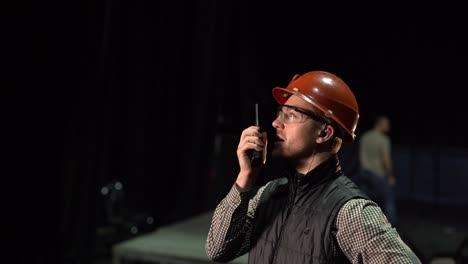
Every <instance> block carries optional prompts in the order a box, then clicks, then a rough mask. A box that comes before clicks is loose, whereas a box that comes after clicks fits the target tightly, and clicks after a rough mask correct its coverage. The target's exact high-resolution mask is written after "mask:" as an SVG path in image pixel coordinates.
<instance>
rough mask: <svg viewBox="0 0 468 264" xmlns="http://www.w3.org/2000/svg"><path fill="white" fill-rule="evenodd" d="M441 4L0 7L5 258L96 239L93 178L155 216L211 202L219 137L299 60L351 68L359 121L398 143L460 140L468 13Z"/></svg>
mask: <svg viewBox="0 0 468 264" xmlns="http://www.w3.org/2000/svg"><path fill="white" fill-rule="evenodd" d="M439 4H440V5H439ZM439 4H437V5H435V6H427V5H426V6H420V7H418V6H415V7H414V9H409V8H408V7H406V6H405V7H403V6H388V5H384V4H383V5H382V6H379V7H374V6H362V7H358V6H343V5H342V4H341V5H339V6H333V5H332V4H330V5H326V4H323V3H316V2H308V4H307V5H304V3H303V2H300V1H289V2H287V3H286V2H284V3H278V4H273V3H271V2H265V3H260V2H257V3H252V2H251V1H203V2H201V1H200V2H196V1H182V2H170V1H167V2H161V1H151V2H139V1H128V2H127V1H90V2H83V1H72V2H66V3H62V4H61V5H58V6H55V5H53V4H51V3H47V4H44V3H37V4H34V6H33V8H32V9H29V8H26V7H23V6H18V7H17V8H15V9H14V11H13V12H10V13H8V14H7V16H6V21H5V22H6V23H5V25H7V26H6V28H7V30H6V31H5V39H4V40H5V43H6V44H7V48H6V49H5V55H6V58H7V60H6V62H7V63H6V65H7V67H6V68H7V69H6V71H5V72H4V73H5V80H7V81H9V82H10V83H13V85H11V86H6V87H5V88H4V92H5V94H6V96H5V97H3V98H4V99H5V104H3V106H4V107H5V111H3V113H4V114H5V118H4V121H6V122H5V124H6V125H5V130H6V131H7V132H8V135H7V137H6V139H7V140H6V143H7V144H6V148H5V150H6V153H7V156H8V159H7V160H6V161H7V162H6V163H7V164H6V165H9V166H5V167H6V168H8V169H10V168H11V170H9V172H8V173H7V174H5V179H4V180H5V181H4V190H5V191H4V194H5V195H6V197H5V198H6V199H5V201H6V203H7V204H9V205H10V206H7V207H5V212H7V214H6V215H5V216H6V217H5V218H7V219H8V220H10V221H9V222H8V223H10V224H14V226H15V228H14V229H11V231H12V239H13V240H12V241H13V243H15V244H16V245H17V246H15V247H14V248H15V249H14V250H13V251H12V252H13V254H14V256H15V257H16V258H17V259H18V260H24V261H26V260H27V261H28V263H32V262H37V263H51V262H52V261H54V260H60V261H62V260H63V258H64V257H65V256H74V255H80V254H89V252H92V249H93V247H94V243H95V240H96V235H95V229H96V226H97V225H98V224H99V221H100V220H99V219H100V216H101V214H102V212H101V211H102V208H101V205H100V204H99V202H98V201H99V190H100V188H101V186H102V185H103V184H105V183H107V182H109V181H111V180H114V179H119V180H121V181H122V182H123V184H124V188H125V190H126V195H127V199H128V203H129V205H130V206H131V207H132V208H134V209H135V210H137V211H138V210H149V211H150V212H151V213H152V214H153V215H155V217H156V221H157V223H158V224H159V225H163V224H166V223H170V222H172V221H175V220H178V219H183V218H186V217H189V216H191V215H194V214H196V213H198V212H201V211H203V210H206V209H209V208H211V207H212V205H213V204H214V203H215V201H213V200H210V197H213V196H212V194H210V192H212V191H213V190H216V186H213V185H212V181H213V179H212V178H210V177H211V176H210V175H212V174H210V171H211V169H212V167H213V162H214V161H215V160H216V157H213V149H214V148H215V145H214V143H215V142H214V139H215V137H216V136H217V135H218V136H219V135H225V136H226V135H227V136H230V137H226V138H230V139H231V140H232V141H235V140H237V138H236V137H237V135H239V133H240V131H241V130H242V129H243V128H244V127H245V126H247V125H249V124H251V122H252V121H253V119H252V118H253V117H252V111H253V103H254V102H261V105H262V109H264V116H263V118H264V120H265V121H263V124H262V125H264V126H265V127H268V126H269V124H270V120H269V119H270V117H271V116H272V115H271V114H272V112H271V111H272V110H273V109H274V102H273V101H272V99H271V97H270V95H271V88H273V87H275V86H282V85H286V84H287V83H288V81H289V80H290V78H291V77H292V76H293V75H294V74H295V73H302V72H305V71H309V70H316V69H322V70H328V71H331V72H334V73H336V74H338V75H339V76H341V77H342V78H343V79H344V80H345V81H347V82H348V84H349V85H350V86H351V88H352V89H353V90H354V91H355V93H356V97H357V99H358V102H359V104H360V110H361V119H360V125H359V127H358V131H357V133H358V135H359V133H360V132H361V131H363V130H364V129H365V128H367V127H368V126H369V116H370V114H371V113H373V112H374V111H380V112H382V111H383V112H387V113H389V114H390V116H391V117H392V124H393V130H392V137H393V140H394V142H395V143H397V144H413V145H414V144H420V145H424V144H441V145H453V146H457V147H458V146H460V147H468V143H467V141H466V139H465V137H464V136H465V135H464V133H463V131H464V121H463V120H464V116H465V115H464V113H465V112H466V110H465V105H464V103H465V100H464V90H466V81H465V73H466V70H467V66H466V59H467V51H466V46H465V44H466V43H465V42H464V38H465V36H464V35H465V31H466V30H465V26H464V25H465V22H466V21H463V16H460V15H458V13H460V12H459V11H458V10H460V9H459V8H457V7H455V6H452V5H448V4H444V3H439ZM10 87H11V88H10ZM232 135H234V136H232ZM231 143H232V142H231ZM234 145H235V142H234ZM227 155H232V156H233V155H235V153H234V152H232V153H228V154H227ZM224 169H227V168H224ZM225 177H226V178H227V181H228V182H230V181H231V180H233V178H234V177H235V170H227V172H226V176H225ZM91 254H92V253H91Z"/></svg>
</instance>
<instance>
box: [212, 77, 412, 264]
mask: <svg viewBox="0 0 468 264" xmlns="http://www.w3.org/2000/svg"><path fill="white" fill-rule="evenodd" d="M272 93H273V97H274V98H275V99H276V101H277V102H278V103H279V106H278V109H277V116H276V119H274V120H273V122H272V126H273V128H274V130H275V135H274V140H273V141H274V142H268V137H267V136H268V135H267V133H266V132H265V131H261V130H260V128H259V127H258V126H250V127H247V128H245V129H244V130H243V131H242V133H241V135H240V139H239V143H238V148H237V159H238V163H239V167H238V168H236V170H238V171H237V173H238V174H237V178H236V180H235V182H234V183H233V185H232V187H231V189H230V191H229V192H228V193H227V194H226V196H225V197H224V198H223V199H222V200H221V201H220V202H219V204H218V205H217V206H216V208H215V209H214V213H213V216H212V219H211V223H210V227H209V230H208V234H207V238H206V243H205V250H206V254H207V256H208V257H209V258H210V259H211V260H213V261H215V262H229V261H231V260H233V259H235V258H237V257H239V256H241V255H244V254H246V253H248V262H249V263H252V264H253V263H255V264H262V263H287V264H294V263H301V264H304V263H385V264H388V263H399V264H402V263H421V262H420V260H419V259H418V257H417V256H416V254H415V253H414V252H413V251H412V249H411V248H410V247H409V246H408V245H407V244H406V243H405V242H404V241H403V240H402V239H401V237H400V235H399V234H398V232H397V230H396V229H395V228H394V227H392V225H391V224H390V223H389V222H388V220H387V218H386V217H385V215H384V214H383V212H382V210H381V208H380V207H379V205H377V204H376V203H375V202H374V201H372V200H371V199H370V198H369V197H368V196H367V195H366V194H365V193H363V192H362V191H361V190H360V189H359V187H358V186H357V185H356V184H355V183H354V182H353V181H351V180H350V179H349V178H348V177H347V176H346V175H344V174H343V172H342V168H341V164H340V160H339V158H338V155H337V154H338V152H339V151H340V148H341V146H342V144H352V143H353V142H354V141H355V137H356V136H355V130H356V126H357V123H358V118H359V108H358V104H357V100H356V98H355V96H354V94H353V92H352V91H351V89H350V88H349V87H348V85H347V84H346V83H345V82H344V81H343V80H342V79H341V78H339V77H338V76H336V75H335V74H332V73H330V72H326V71H310V72H307V73H304V74H302V75H299V74H297V75H295V76H294V77H293V78H292V80H291V81H290V83H289V84H288V85H287V87H286V88H281V87H276V88H273V91H272ZM268 144H273V147H272V148H271V161H270V160H268V162H275V161H280V160H281V161H285V163H286V164H287V167H286V168H285V170H284V171H282V172H281V174H280V175H279V176H278V177H277V176H276V175H271V176H267V175H263V174H261V173H260V172H261V171H262V169H263V168H264V167H265V165H266V163H267V157H270V155H267V145H268ZM269 149H270V148H268V150H269ZM252 151H256V152H257V153H258V152H260V153H262V154H263V155H262V158H261V162H259V163H258V165H257V164H256V163H252V159H251V157H252V155H251V153H252ZM227 169H228V168H227ZM226 175H231V172H226ZM260 175H261V176H262V177H271V180H270V181H266V183H265V184H263V183H262V184H258V185H257V184H256V183H257V182H258V181H259V176H260Z"/></svg>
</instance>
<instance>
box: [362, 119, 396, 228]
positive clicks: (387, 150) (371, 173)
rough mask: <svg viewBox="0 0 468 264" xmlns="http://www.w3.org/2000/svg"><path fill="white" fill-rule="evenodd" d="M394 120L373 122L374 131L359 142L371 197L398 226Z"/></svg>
mask: <svg viewBox="0 0 468 264" xmlns="http://www.w3.org/2000/svg"><path fill="white" fill-rule="evenodd" d="M390 125H391V123H390V118H389V117H388V116H387V115H383V114H379V115H376V116H375V117H374V119H373V126H372V128H371V129H369V130H367V131H365V132H364V133H363V134H362V136H361V137H360V139H359V145H358V146H359V162H360V163H359V164H360V168H361V172H360V177H361V180H362V182H363V184H365V186H366V189H367V194H368V195H369V196H370V197H371V198H372V199H374V200H376V201H377V202H378V203H381V205H382V209H383V211H384V213H385V215H386V216H387V218H388V220H389V221H390V223H392V224H393V225H396V223H397V212H396V200H395V191H394V189H395V188H394V187H395V184H396V178H395V176H394V175H393V160H392V152H391V146H392V144H391V139H390V136H389V134H388V133H389V132H390Z"/></svg>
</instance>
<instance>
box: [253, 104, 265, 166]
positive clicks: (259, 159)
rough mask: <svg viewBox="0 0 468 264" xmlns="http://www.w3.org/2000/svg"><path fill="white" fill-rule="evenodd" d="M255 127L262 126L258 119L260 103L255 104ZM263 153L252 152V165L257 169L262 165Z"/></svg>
mask: <svg viewBox="0 0 468 264" xmlns="http://www.w3.org/2000/svg"><path fill="white" fill-rule="evenodd" d="M255 125H256V126H260V120H259V118H258V103H255ZM262 159H263V153H262V152H261V151H255V150H252V152H251V155H250V163H251V164H252V166H253V167H257V166H259V165H260V164H261V163H262Z"/></svg>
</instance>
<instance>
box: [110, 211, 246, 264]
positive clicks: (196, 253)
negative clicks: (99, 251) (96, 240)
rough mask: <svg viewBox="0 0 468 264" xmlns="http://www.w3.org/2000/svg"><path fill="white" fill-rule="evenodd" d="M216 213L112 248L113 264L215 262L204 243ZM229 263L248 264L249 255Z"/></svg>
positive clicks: (170, 226)
mask: <svg viewBox="0 0 468 264" xmlns="http://www.w3.org/2000/svg"><path fill="white" fill-rule="evenodd" d="M212 214H213V212H212V211H210V212H206V213H203V214H200V215H198V216H195V217H192V218H190V219H188V220H185V221H181V222H178V223H174V224H172V225H169V226H166V227H161V228H159V229H157V230H156V231H154V232H151V233H147V234H144V235H141V236H138V237H135V238H133V239H129V240H127V241H123V242H120V243H118V244H116V245H114V246H113V247H112V262H113V264H130V263H138V264H143V263H145V264H146V263H148V264H150V263H155V264H156V263H157V264H202V263H214V262H212V261H210V260H209V259H208V257H207V256H206V253H205V241H206V236H207V234H208V228H209V226H210V221H211V216H212ZM230 263H237V264H241V263H247V255H244V256H241V257H239V258H237V259H235V260H233V261H232V262H230Z"/></svg>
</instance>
